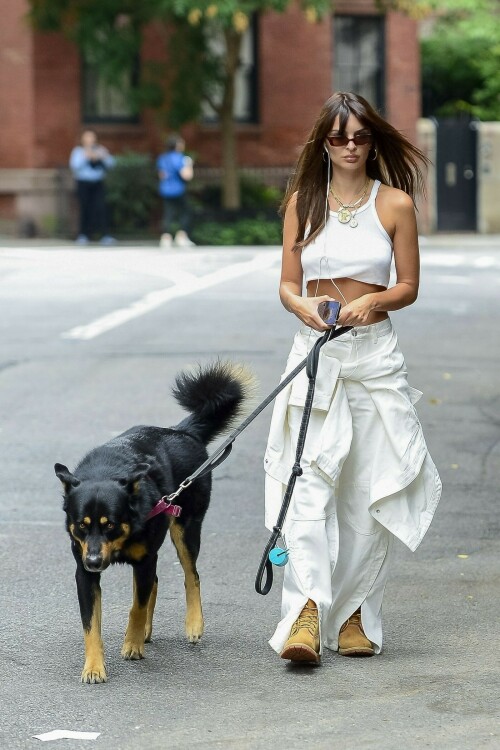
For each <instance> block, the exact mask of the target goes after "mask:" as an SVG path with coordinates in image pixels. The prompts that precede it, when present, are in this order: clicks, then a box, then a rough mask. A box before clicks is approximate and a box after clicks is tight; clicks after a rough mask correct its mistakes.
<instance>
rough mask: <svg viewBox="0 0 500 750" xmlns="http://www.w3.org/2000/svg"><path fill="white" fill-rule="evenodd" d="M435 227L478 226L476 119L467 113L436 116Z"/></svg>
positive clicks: (456, 229) (467, 228)
mask: <svg viewBox="0 0 500 750" xmlns="http://www.w3.org/2000/svg"><path fill="white" fill-rule="evenodd" d="M436 128H437V142H436V161H437V164H436V174H437V228H438V230H439V231H443V232H463V231H472V232H474V231H476V228H477V179H476V174H477V123H476V121H475V120H472V119H470V118H466V117H460V118H441V117H439V118H436Z"/></svg>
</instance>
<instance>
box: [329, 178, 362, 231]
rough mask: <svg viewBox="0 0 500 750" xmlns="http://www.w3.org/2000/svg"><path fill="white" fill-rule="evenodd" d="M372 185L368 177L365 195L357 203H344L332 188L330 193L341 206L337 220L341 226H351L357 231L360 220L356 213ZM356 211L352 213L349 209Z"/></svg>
mask: <svg viewBox="0 0 500 750" xmlns="http://www.w3.org/2000/svg"><path fill="white" fill-rule="evenodd" d="M369 184H370V178H369V177H368V178H367V180H366V182H365V184H364V189H363V193H362V195H361V197H360V198H358V200H357V201H355V202H354V203H342V201H341V200H340V198H339V197H338V195H337V194H336V193H335V192H334V190H333V188H332V187H330V193H331V194H332V196H333V197H334V199H335V200H336V201H337V203H338V204H339V210H338V212H337V219H338V220H339V222H340V223H341V224H349V226H350V227H352V229H356V227H357V226H358V220H357V219H356V212H357V210H358V208H359V207H360V204H361V203H362V202H363V200H364V198H365V196H366V193H367V192H368V185H369ZM351 208H352V209H354V210H353V211H350V210H349V209H351Z"/></svg>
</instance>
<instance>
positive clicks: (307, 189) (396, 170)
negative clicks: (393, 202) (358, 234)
mask: <svg viewBox="0 0 500 750" xmlns="http://www.w3.org/2000/svg"><path fill="white" fill-rule="evenodd" d="M351 114H353V115H354V116H355V117H357V119H358V120H359V121H360V122H361V123H362V124H363V126H364V127H366V128H368V129H370V131H371V133H372V135H373V146H372V149H371V150H370V154H369V157H368V160H367V162H366V174H367V176H368V177H371V178H372V179H373V180H380V182H382V183H384V184H385V185H391V186H392V187H396V188H399V189H400V190H404V192H405V193H408V195H410V196H411V197H412V198H413V200H415V195H416V193H418V192H424V179H423V175H422V170H421V168H420V163H422V164H427V163H428V159H427V157H426V156H425V155H424V154H423V153H422V152H421V151H420V149H418V148H417V147H416V146H414V145H413V144H412V143H410V141H409V140H408V139H407V138H405V136H404V135H402V134H401V133H400V132H399V131H398V130H396V128H394V127H393V126H392V125H390V124H389V123H388V122H387V121H386V120H384V118H383V117H381V116H380V115H379V114H378V113H377V112H376V111H375V110H374V109H373V107H372V106H371V105H370V104H369V103H368V102H367V101H366V99H364V98H363V97H362V96H359V94H353V93H348V92H344V91H340V92H337V93H335V94H333V96H331V97H330V98H329V99H328V100H327V101H326V102H325V104H324V105H323V108H322V110H321V112H320V114H319V117H318V119H317V120H316V124H315V125H314V127H313V129H312V131H311V133H310V135H309V137H308V139H307V142H306V144H305V146H304V148H303V149H302V152H301V154H300V156H299V159H298V162H297V167H296V170H295V172H294V174H293V175H292V177H291V179H290V182H289V184H288V187H287V190H286V193H285V197H284V198H283V202H282V204H281V209H280V211H281V214H282V215H284V213H285V211H286V208H287V206H288V204H289V202H290V199H291V197H292V196H293V194H294V193H297V204H296V209H297V217H298V220H299V226H298V231H297V237H296V239H295V245H294V247H293V249H294V250H299V249H302V248H304V247H305V246H306V245H307V244H309V242H311V241H312V240H313V239H314V238H315V237H316V236H317V235H318V234H319V232H320V231H321V229H322V228H323V226H324V223H325V201H326V196H327V193H326V191H327V184H328V179H329V178H331V165H330V164H329V161H330V157H329V156H328V157H327V155H326V152H325V149H324V144H325V138H326V136H327V135H328V134H329V133H330V131H331V128H332V125H333V123H334V121H335V118H336V117H337V116H338V117H339V131H340V132H341V133H342V132H343V131H344V129H345V127H346V124H347V120H348V119H349V116H350V115H351ZM375 149H376V150H375ZM374 157H375V158H374ZM307 224H310V225H311V229H310V232H309V233H308V236H307V238H306V239H304V234H305V231H306V226H307Z"/></svg>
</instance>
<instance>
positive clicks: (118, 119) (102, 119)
mask: <svg viewBox="0 0 500 750" xmlns="http://www.w3.org/2000/svg"><path fill="white" fill-rule="evenodd" d="M139 67H140V61H139V57H137V58H136V60H135V61H134V62H133V64H132V65H131V67H130V85H131V86H132V87H133V86H136V85H137V84H138V82H139ZM91 68H92V63H90V62H89V61H88V60H86V59H85V56H84V55H83V54H82V55H81V56H80V107H81V119H82V124H84V125H137V124H138V123H139V122H140V114H139V113H138V112H136V113H132V112H131V113H130V114H128V115H112V114H109V115H106V114H104V115H99V114H96V115H94V114H90V113H89V112H88V109H87V107H86V105H87V96H86V94H87V87H86V75H88V74H87V71H88V70H89V69H91ZM107 85H108V86H109V84H107Z"/></svg>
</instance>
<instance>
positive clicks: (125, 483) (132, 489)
mask: <svg viewBox="0 0 500 750" xmlns="http://www.w3.org/2000/svg"><path fill="white" fill-rule="evenodd" d="M150 468H151V464H147V463H140V464H137V466H136V467H135V469H134V471H133V472H132V474H131V475H130V476H129V478H128V479H119V480H118V484H120V485H121V486H122V487H127V489H128V491H129V493H130V494H131V495H132V494H134V493H136V492H138V491H139V482H140V481H141V479H144V477H145V476H146V475H147V473H148V471H149V470H150Z"/></svg>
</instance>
